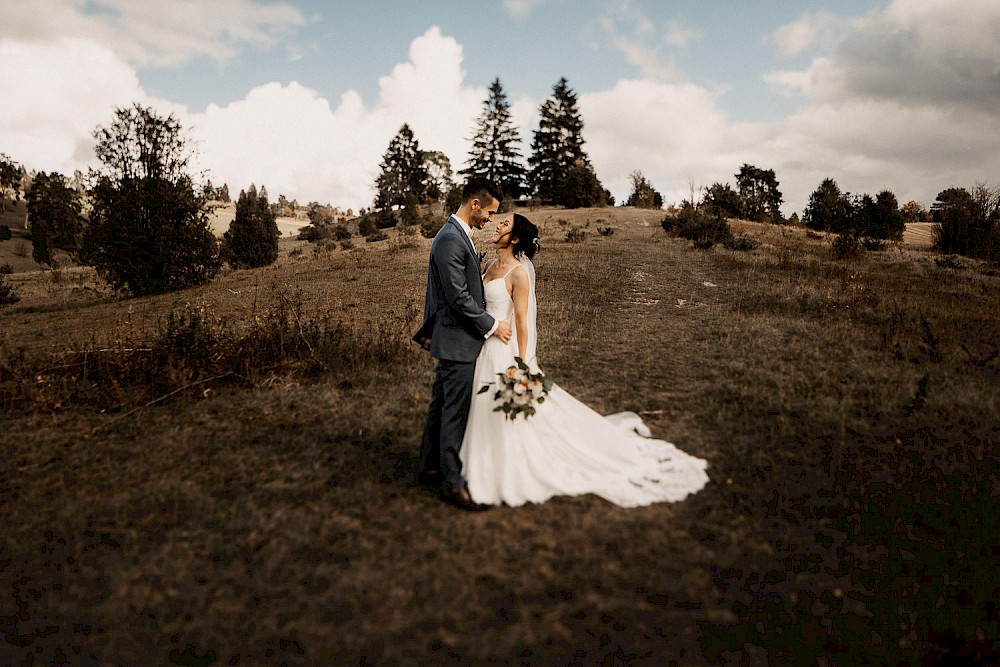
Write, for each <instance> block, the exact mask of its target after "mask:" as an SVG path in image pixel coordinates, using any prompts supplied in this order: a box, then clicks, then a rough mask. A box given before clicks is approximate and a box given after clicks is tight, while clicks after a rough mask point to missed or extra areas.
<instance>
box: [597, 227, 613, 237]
mask: <svg viewBox="0 0 1000 667" xmlns="http://www.w3.org/2000/svg"><path fill="white" fill-rule="evenodd" d="M597 233H598V234H600V235H601V236H611V235H612V234H614V233H615V230H614V228H613V227H598V228H597Z"/></svg>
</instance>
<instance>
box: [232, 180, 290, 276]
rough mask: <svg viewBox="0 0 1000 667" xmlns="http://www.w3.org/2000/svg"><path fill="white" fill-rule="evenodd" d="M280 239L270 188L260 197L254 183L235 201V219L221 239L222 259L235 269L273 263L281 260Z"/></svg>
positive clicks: (264, 189) (262, 192) (262, 190)
mask: <svg viewBox="0 0 1000 667" xmlns="http://www.w3.org/2000/svg"><path fill="white" fill-rule="evenodd" d="M280 236H281V234H280V232H279V231H278V225H277V223H276V222H275V218H274V211H272V210H271V205H270V204H269V203H268V201H267V189H266V188H264V187H263V186H262V187H261V189H260V193H259V194H258V192H257V189H256V188H255V187H254V185H253V184H252V183H251V184H250V187H249V188H248V189H247V190H246V191H245V192H240V197H239V199H238V200H237V201H236V218H235V219H234V220H233V222H232V224H231V225H229V230H228V231H227V232H226V233H225V234H224V235H223V237H222V256H223V257H224V258H225V260H226V261H227V262H229V263H230V264H231V265H232V266H239V267H251V268H252V267H258V266H267V265H268V264H273V263H274V261H275V260H276V259H278V238H279V237H280Z"/></svg>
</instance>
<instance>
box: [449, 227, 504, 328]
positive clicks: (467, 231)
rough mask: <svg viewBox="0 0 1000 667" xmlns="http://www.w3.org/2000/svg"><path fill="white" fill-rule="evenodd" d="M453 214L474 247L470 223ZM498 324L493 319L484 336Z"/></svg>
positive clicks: (498, 323) (498, 324)
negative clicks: (491, 325)
mask: <svg viewBox="0 0 1000 667" xmlns="http://www.w3.org/2000/svg"><path fill="white" fill-rule="evenodd" d="M453 215H454V216H455V219H456V220H458V221H459V222H460V223H462V231H464V232H465V234H466V236H468V237H469V243H471V244H472V247H473V248H475V247H476V242H475V241H474V240H473V238H472V225H470V224H469V223H467V222H466V221H465V220H462V218H460V217H459V216H458V214H457V213H455V214H453ZM498 326H500V322H499V321H498V320H493V328H492V329H490V330H489V331H487V332H486V335H485V336H484V338H489V337H490V336H492V335H493V334H494V332H496V330H497V327H498Z"/></svg>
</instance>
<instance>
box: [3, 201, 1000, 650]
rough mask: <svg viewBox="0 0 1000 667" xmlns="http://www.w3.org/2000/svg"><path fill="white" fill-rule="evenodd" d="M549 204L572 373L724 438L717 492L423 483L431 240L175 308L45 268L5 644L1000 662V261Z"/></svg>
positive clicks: (718, 440)
mask: <svg viewBox="0 0 1000 667" xmlns="http://www.w3.org/2000/svg"><path fill="white" fill-rule="evenodd" d="M527 214H528V216H529V217H531V218H532V219H533V220H534V221H535V222H537V223H539V224H540V227H541V229H542V239H541V240H542V252H541V254H540V255H539V256H538V257H537V259H536V267H537V271H538V298H539V317H538V321H539V327H540V340H539V359H540V361H541V365H542V367H543V368H544V369H545V370H546V371H547V372H549V373H550V374H552V375H553V376H554V377H555V379H556V381H557V382H558V383H559V384H560V385H562V386H563V387H565V388H566V389H567V390H569V391H570V392H571V393H573V394H574V395H576V396H577V397H578V398H580V399H581V400H583V401H585V402H586V403H588V404H590V405H591V406H593V407H594V408H595V409H597V410H599V411H601V412H604V413H609V412H615V411H619V410H634V411H636V412H639V413H640V414H642V415H643V416H644V418H645V419H646V421H647V423H648V424H649V425H650V427H651V428H652V430H653V433H654V435H655V436H656V437H660V438H664V439H668V440H670V441H672V442H674V443H676V444H677V445H678V446H679V447H681V448H682V449H684V450H686V451H689V452H691V453H693V454H695V455H697V456H700V457H703V458H706V459H707V460H708V461H709V474H710V476H711V482H710V484H709V485H708V486H707V487H706V488H705V489H703V490H702V491H701V492H699V493H698V494H696V495H695V496H693V497H691V498H689V499H688V500H686V501H684V502H682V503H677V504H671V505H657V506H653V507H649V508H644V509H633V510H624V509H620V508H617V507H615V506H612V505H610V504H608V503H606V502H604V501H601V500H599V499H597V498H595V497H591V496H587V497H578V498H558V499H555V500H552V501H550V502H548V503H545V504H543V505H539V506H527V507H523V508H520V509H509V508H495V509H492V510H491V511H488V512H485V513H482V514H478V515H470V514H466V513H463V512H461V511H459V510H455V509H453V508H451V507H450V506H447V505H444V504H442V503H441V502H440V501H439V500H438V499H437V498H436V496H434V495H433V494H432V493H430V492H428V491H426V490H424V489H422V488H420V487H417V486H415V485H414V483H413V479H412V478H413V474H414V472H415V465H416V460H417V453H418V449H419V438H420V431H421V427H422V419H423V413H424V410H425V409H426V403H427V400H428V392H429V390H430V386H431V381H432V375H433V364H432V363H431V361H430V360H429V359H428V358H427V357H426V355H425V354H424V353H423V352H422V351H420V350H418V349H416V348H415V346H413V345H411V344H410V343H409V340H408V337H409V334H410V333H411V332H412V331H414V330H415V328H416V327H417V326H418V324H419V320H420V317H421V309H422V300H423V291H424V280H425V272H426V256H427V249H428V245H429V241H427V240H425V239H422V238H419V237H405V238H402V237H401V238H392V239H390V240H388V241H383V242H380V243H373V244H366V243H358V244H357V245H358V246H359V247H358V249H356V250H352V251H343V250H335V251H331V252H321V253H318V254H317V253H314V252H313V251H312V248H311V247H310V246H302V245H301V243H300V242H293V241H288V240H283V241H282V248H283V252H282V257H281V258H280V260H279V262H278V263H277V264H276V265H274V266H272V267H268V268H265V269H260V270H255V271H228V272H226V273H224V274H223V275H221V276H220V277H219V278H218V279H216V280H215V281H214V282H213V283H211V284H210V285H207V286H205V287H202V288H198V289H192V290H188V291H185V292H180V293H174V294H169V295H162V296H157V297H149V298H143V299H123V298H119V297H116V296H115V295H113V294H111V293H109V292H108V291H107V290H105V289H104V288H103V287H102V286H101V285H99V284H98V283H96V282H94V277H93V275H92V273H90V271H89V270H88V269H77V270H75V272H70V271H68V270H67V271H64V272H61V273H59V274H58V275H59V277H58V278H54V277H53V276H52V275H50V274H48V273H32V274H15V275H14V276H11V277H10V280H11V282H12V283H13V284H14V285H15V287H16V288H17V289H18V290H19V291H20V292H21V293H22V300H21V301H20V302H19V303H17V304H14V305H11V306H5V307H2V308H0V406H2V409H3V411H4V414H3V422H4V436H3V441H4V443H3V445H2V446H3V448H4V456H3V458H2V461H0V509H2V511H3V513H4V516H5V522H4V526H5V527H4V530H3V532H2V533H0V593H2V594H0V635H3V637H2V639H3V641H0V655H2V653H3V652H6V656H3V657H7V658H8V659H7V660H0V663H3V664H7V663H8V662H9V663H12V664H17V663H19V662H21V661H24V660H29V659H30V660H33V661H34V663H35V664H49V663H50V662H53V661H58V660H68V661H69V662H71V663H74V664H103V663H111V664H117V663H124V664H142V663H145V664H169V663H170V661H173V662H174V663H175V664H209V661H211V664H282V663H284V664H289V665H297V664H302V665H310V664H334V663H337V664H351V663H360V662H362V661H365V662H368V663H371V664H415V663H421V662H433V663H444V664H459V663H461V664H469V663H480V662H484V661H486V660H488V659H497V660H500V661H501V662H522V663H526V664H570V663H574V662H576V663H582V664H602V663H607V662H609V661H610V663H611V664H649V665H662V664H672V663H671V661H673V662H675V663H676V664H708V663H711V662H717V663H722V664H821V663H822V662H823V661H824V660H825V661H826V662H827V664H838V663H839V664H863V663H875V664H900V663H903V662H909V663H910V664H920V663H922V662H923V661H927V662H930V663H933V662H935V661H936V660H939V659H944V657H945V656H947V655H949V654H951V655H964V656H966V657H970V658H971V657H978V658H980V659H982V660H989V659H992V660H994V661H995V660H998V659H1000V656H998V653H997V651H998V646H997V643H996V642H997V639H996V635H995V628H996V627H997V624H998V622H1000V618H998V612H997V608H996V599H997V598H998V596H1000V588H998V586H1000V584H998V579H997V574H996V562H997V558H998V556H1000V547H998V546H997V540H996V530H997V519H996V502H997V496H996V489H997V488H1000V485H998V479H997V478H998V454H997V444H998V435H997V433H998V425H1000V398H998V397H1000V360H998V358H997V354H998V350H1000V277H998V275H997V271H996V270H995V268H994V267H990V266H987V265H984V264H980V263H975V262H972V261H969V260H954V259H950V258H949V259H948V260H947V261H939V260H941V258H939V257H937V256H935V255H933V254H930V253H927V252H925V251H918V250H913V249H910V248H907V247H903V248H894V249H891V250H889V251H886V252H883V253H871V254H869V255H867V256H866V257H864V258H862V259H859V260H856V261H852V262H838V261H834V260H832V259H831V253H830V249H829V243H828V242H827V241H826V240H824V239H821V238H812V237H809V236H806V234H805V232H804V231H803V230H798V229H791V228H780V227H769V226H762V225H756V224H750V223H740V224H739V225H738V227H739V228H738V229H737V231H738V232H740V233H745V234H747V235H749V236H751V237H753V238H754V239H756V240H757V241H758V242H759V245H758V247H757V248H756V249H755V250H752V251H748V252H734V251H729V250H725V249H722V248H718V247H716V248H712V249H710V250H708V251H698V250H694V249H692V248H691V244H690V243H689V242H687V241H683V240H680V239H676V238H671V237H668V236H666V235H665V234H664V233H663V231H662V230H661V229H660V228H659V225H658V223H659V219H660V217H662V214H660V213H657V212H649V211H637V210H631V209H603V210H584V211H562V210H541V211H529V212H527ZM609 227H610V228H611V229H612V230H613V231H612V232H611V233H610V235H602V234H600V233H598V232H597V229H598V228H605V229H606V228H609ZM573 229H579V230H582V231H583V232H584V234H583V240H582V242H579V243H573V242H568V241H567V240H566V239H567V235H568V233H569V232H570V231H571V230H573ZM607 233H608V232H605V234H607ZM482 236H487V234H482ZM29 656H30V657H29ZM192 660H196V661H200V662H192Z"/></svg>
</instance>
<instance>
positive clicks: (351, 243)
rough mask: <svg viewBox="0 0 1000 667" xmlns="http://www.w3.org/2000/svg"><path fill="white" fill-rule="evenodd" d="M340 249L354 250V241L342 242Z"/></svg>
mask: <svg viewBox="0 0 1000 667" xmlns="http://www.w3.org/2000/svg"><path fill="white" fill-rule="evenodd" d="M340 249H341V250H354V241H351V240H350V239H348V240H347V241H341V242H340Z"/></svg>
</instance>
